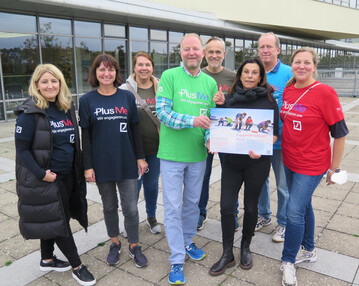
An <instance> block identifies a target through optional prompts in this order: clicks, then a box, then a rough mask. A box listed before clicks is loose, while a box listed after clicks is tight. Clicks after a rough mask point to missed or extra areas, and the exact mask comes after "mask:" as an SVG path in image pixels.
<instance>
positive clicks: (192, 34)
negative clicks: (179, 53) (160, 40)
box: [180, 33, 203, 50]
mask: <svg viewBox="0 0 359 286" xmlns="http://www.w3.org/2000/svg"><path fill="white" fill-rule="evenodd" d="M188 37H195V38H197V39H198V40H199V41H200V42H201V47H203V41H202V39H201V37H200V36H198V35H197V34H196V33H188V34H185V35H184V36H183V38H182V40H181V43H180V49H181V50H182V42H183V40H184V39H186V38H188Z"/></svg>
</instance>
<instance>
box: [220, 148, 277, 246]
mask: <svg viewBox="0 0 359 286" xmlns="http://www.w3.org/2000/svg"><path fill="white" fill-rule="evenodd" d="M269 169H270V158H269V157H268V156H262V157H261V158H259V159H251V158H250V157H249V156H247V155H235V154H225V156H224V158H223V164H222V181H221V202H220V205H221V224H222V238H223V242H224V243H227V245H231V246H233V239H234V229H235V222H234V209H235V205H236V202H237V200H238V192H239V190H240V188H241V186H242V184H243V182H244V218H243V230H242V233H243V237H242V238H243V239H244V240H246V239H248V240H250V239H251V238H252V236H253V235H254V229H255V226H256V223H257V218H258V208H257V206H258V198H259V195H260V193H261V190H262V186H263V184H264V182H265V180H266V179H267V177H268V175H269Z"/></svg>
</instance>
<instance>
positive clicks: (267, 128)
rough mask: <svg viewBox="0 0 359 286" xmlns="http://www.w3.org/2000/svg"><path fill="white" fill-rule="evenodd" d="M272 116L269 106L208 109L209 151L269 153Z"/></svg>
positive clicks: (271, 142) (271, 148)
mask: <svg viewBox="0 0 359 286" xmlns="http://www.w3.org/2000/svg"><path fill="white" fill-rule="evenodd" d="M273 118H274V111H273V110H270V109H245V108H243V109H241V108H211V117H210V119H211V129H210V150H211V151H212V152H219V153H232V154H246V155H248V152H249V150H252V151H253V152H254V153H257V154H260V155H272V154H273V122H274V120H273Z"/></svg>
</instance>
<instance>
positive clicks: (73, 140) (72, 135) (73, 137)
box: [70, 134, 75, 143]
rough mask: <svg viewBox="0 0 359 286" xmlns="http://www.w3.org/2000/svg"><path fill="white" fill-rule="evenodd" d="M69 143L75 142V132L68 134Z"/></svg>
mask: <svg viewBox="0 0 359 286" xmlns="http://www.w3.org/2000/svg"><path fill="white" fill-rule="evenodd" d="M70 143H75V134H71V135H70Z"/></svg>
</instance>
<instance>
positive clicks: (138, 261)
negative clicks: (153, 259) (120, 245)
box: [128, 245, 147, 268]
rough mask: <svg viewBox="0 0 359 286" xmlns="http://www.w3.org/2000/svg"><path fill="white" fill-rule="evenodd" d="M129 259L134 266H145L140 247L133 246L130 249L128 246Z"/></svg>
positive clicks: (144, 258)
mask: <svg viewBox="0 0 359 286" xmlns="http://www.w3.org/2000/svg"><path fill="white" fill-rule="evenodd" d="M128 249H129V252H128V254H129V255H130V257H131V258H132V259H133V260H134V261H135V265H136V266H137V267H139V268H141V267H145V266H147V258H146V256H145V255H144V254H143V253H142V251H141V246H138V245H137V246H134V247H133V248H132V249H131V247H130V246H128Z"/></svg>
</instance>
